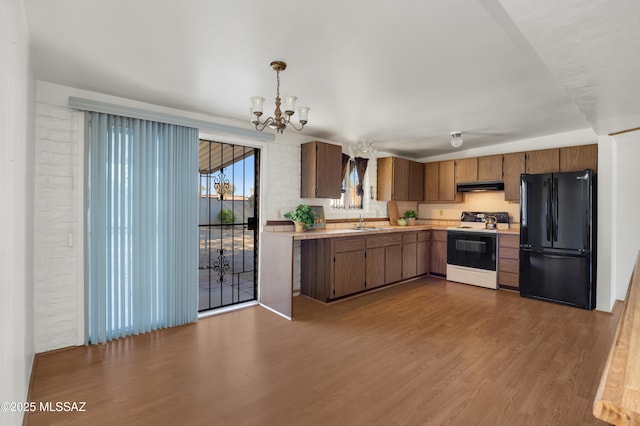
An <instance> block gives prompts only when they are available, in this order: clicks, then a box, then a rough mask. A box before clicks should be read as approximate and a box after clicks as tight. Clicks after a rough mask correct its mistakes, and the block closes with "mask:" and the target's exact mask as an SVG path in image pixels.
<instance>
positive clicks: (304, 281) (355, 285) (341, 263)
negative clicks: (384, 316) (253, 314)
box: [300, 231, 431, 302]
mask: <svg viewBox="0 0 640 426" xmlns="http://www.w3.org/2000/svg"><path fill="white" fill-rule="evenodd" d="M430 236H431V232H430V231H416V232H397V233H395V232H394V233H381V234H371V235H367V236H365V235H363V236H354V237H337V238H323V239H316V240H302V241H301V260H300V266H301V268H300V269H301V271H300V289H301V292H302V294H304V295H306V296H310V297H313V298H315V299H318V300H322V301H323V302H326V301H331V300H333V299H338V298H341V297H345V296H348V295H351V294H356V293H360V292H363V291H366V290H371V289H374V288H377V287H380V286H382V285H385V284H391V283H394V282H398V281H402V280H405V279H409V278H413V277H415V276H417V275H423V274H425V273H427V272H428V270H429V264H430V259H429V248H430V241H429V239H430Z"/></svg>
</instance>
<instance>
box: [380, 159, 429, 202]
mask: <svg viewBox="0 0 640 426" xmlns="http://www.w3.org/2000/svg"><path fill="white" fill-rule="evenodd" d="M423 175H424V171H423V166H422V163H418V162H415V161H410V160H405V159H404V158H397V157H384V158H378V200H383V201H390V200H397V201H422V197H423V192H424V189H423V185H424V177H423Z"/></svg>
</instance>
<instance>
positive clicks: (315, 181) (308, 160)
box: [300, 141, 342, 198]
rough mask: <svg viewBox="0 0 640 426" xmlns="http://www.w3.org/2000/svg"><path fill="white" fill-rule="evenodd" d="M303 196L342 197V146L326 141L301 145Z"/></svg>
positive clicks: (301, 192) (301, 188)
mask: <svg viewBox="0 0 640 426" xmlns="http://www.w3.org/2000/svg"><path fill="white" fill-rule="evenodd" d="M301 148H302V154H301V172H300V197H301V198H340V195H341V192H340V191H341V189H342V147H341V146H339V145H332V144H328V143H324V142H317V141H314V142H308V143H305V144H302V145H301Z"/></svg>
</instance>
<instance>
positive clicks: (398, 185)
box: [391, 158, 410, 201]
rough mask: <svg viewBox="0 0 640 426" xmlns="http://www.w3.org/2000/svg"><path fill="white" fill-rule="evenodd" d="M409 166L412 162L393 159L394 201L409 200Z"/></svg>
mask: <svg viewBox="0 0 640 426" xmlns="http://www.w3.org/2000/svg"><path fill="white" fill-rule="evenodd" d="M409 164H410V161H409V160H405V159H404V158H394V159H393V192H392V193H391V199H393V200H398V201H408V200H409V167H410V166H409Z"/></svg>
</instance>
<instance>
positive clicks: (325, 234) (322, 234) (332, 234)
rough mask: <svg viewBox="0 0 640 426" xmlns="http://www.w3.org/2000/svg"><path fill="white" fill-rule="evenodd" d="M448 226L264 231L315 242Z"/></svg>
mask: <svg viewBox="0 0 640 426" xmlns="http://www.w3.org/2000/svg"><path fill="white" fill-rule="evenodd" d="M448 228H450V227H448V226H441V225H413V226H393V225H387V226H379V227H371V228H367V227H365V228H364V229H354V228H344V229H312V230H308V231H306V232H293V231H290V232H288V231H278V232H271V231H264V232H268V233H273V234H278V235H282V236H290V237H293V239H294V240H315V239H320V238H336V237H351V236H357V235H373V234H383V233H392V232H411V231H427V230H430V229H435V230H443V231H446V230H447V229H448ZM498 233H499V234H512V235H519V234H520V230H519V229H517V228H513V229H504V230H502V229H501V230H498Z"/></svg>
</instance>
